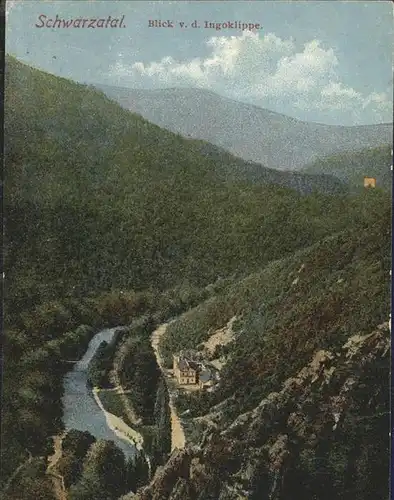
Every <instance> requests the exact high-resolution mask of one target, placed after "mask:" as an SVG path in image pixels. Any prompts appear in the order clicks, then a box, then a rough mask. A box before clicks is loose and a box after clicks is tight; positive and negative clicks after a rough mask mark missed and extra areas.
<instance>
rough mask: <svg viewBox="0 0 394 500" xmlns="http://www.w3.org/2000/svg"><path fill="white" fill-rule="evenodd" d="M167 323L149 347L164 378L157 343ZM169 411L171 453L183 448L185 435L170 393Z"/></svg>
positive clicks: (162, 363) (158, 330) (157, 332)
mask: <svg viewBox="0 0 394 500" xmlns="http://www.w3.org/2000/svg"><path fill="white" fill-rule="evenodd" d="M167 326H168V323H163V324H162V325H160V326H159V327H158V328H157V329H156V330H155V331H154V332H153V333H152V337H151V345H152V348H153V351H154V353H155V356H156V360H157V364H158V365H159V367H160V370H161V372H162V374H163V376H164V377H165V376H166V373H165V369H164V362H163V359H162V358H161V356H160V353H159V342H160V339H161V337H162V335H164V333H165V331H166V329H167ZM170 411H171V451H172V450H174V449H175V448H179V449H182V448H184V447H185V433H184V432H183V428H182V424H181V421H180V419H179V417H178V414H177V412H176V409H175V405H174V398H173V395H172V394H171V392H170Z"/></svg>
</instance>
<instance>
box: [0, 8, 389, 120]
mask: <svg viewBox="0 0 394 500" xmlns="http://www.w3.org/2000/svg"><path fill="white" fill-rule="evenodd" d="M39 15H45V16H47V17H46V19H53V18H55V16H56V15H58V16H59V17H61V18H64V19H77V18H89V19H92V18H98V19H99V18H105V19H107V18H108V16H109V15H110V16H112V18H121V16H123V15H124V16H125V17H124V24H125V27H124V28H123V27H122V28H96V29H88V28H58V29H55V28H38V27H36V26H35V25H36V24H41V23H40V22H39V20H38V16H39ZM154 19H161V20H171V21H174V22H175V26H176V27H175V28H150V27H149V26H148V23H149V20H154ZM194 20H197V21H198V22H199V23H200V25H203V23H204V21H210V22H218V23H220V22H227V21H236V20H239V21H241V22H247V23H249V22H250V23H255V24H256V23H259V24H260V25H261V26H262V28H261V29H260V30H254V31H243V32H242V31H240V30H235V29H221V30H215V29H204V28H200V29H198V28H196V29H193V28H191V27H188V28H184V29H182V28H180V27H179V25H178V24H177V23H179V21H183V22H185V23H186V25H188V26H190V24H191V23H192V22H193V21H194ZM6 50H7V52H8V53H11V54H13V55H15V56H16V57H17V58H18V59H19V60H21V61H23V62H26V63H28V64H31V65H33V66H35V67H38V68H40V69H43V70H45V71H48V72H50V73H53V74H56V75H61V76H64V77H67V78H71V79H73V80H76V81H81V82H96V83H104V84H108V85H119V86H125V87H131V88H165V87H179V86H181V87H199V88H206V89H209V90H213V91H215V92H217V93H218V94H221V95H223V96H227V97H230V98H232V99H237V100H240V101H244V102H248V103H252V104H255V105H258V106H261V107H265V108H268V109H271V110H274V111H277V112H280V113H284V114H287V115H290V116H293V117H295V118H298V119H302V120H310V121H317V122H324V123H330V124H343V125H353V124H369V123H380V122H389V121H392V50H393V7H392V3H391V2H372V1H371V2H339V1H323V2H310V1H309V2H282V1H275V2H269V1H254V2H246V1H233V2H229V1H226V2H224V1H221V2H214V1H206V2H203V1H195V2H172V1H163V2H147V1H143V2H137V1H131V0H130V1H128V0H119V1H114V0H111V1H109V0H108V1H97V0H86V1H82V0H81V1H73V2H71V1H67V0H61V1H53V0H51V1H48V0H41V1H34V0H28V1H23V0H16V1H8V2H7V25H6Z"/></svg>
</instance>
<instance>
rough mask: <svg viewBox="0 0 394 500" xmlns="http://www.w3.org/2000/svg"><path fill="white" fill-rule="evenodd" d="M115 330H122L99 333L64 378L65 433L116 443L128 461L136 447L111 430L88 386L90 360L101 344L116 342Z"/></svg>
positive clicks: (108, 330)
mask: <svg viewBox="0 0 394 500" xmlns="http://www.w3.org/2000/svg"><path fill="white" fill-rule="evenodd" d="M116 330H119V327H117V328H109V329H105V330H101V331H100V332H99V333H97V334H96V335H95V336H94V337H93V338H92V340H91V341H90V343H89V346H88V349H87V351H86V352H85V354H84V356H83V357H82V358H81V359H80V360H79V361H78V362H77V363H75V365H74V367H73V369H72V371H70V372H69V373H68V374H67V375H66V376H65V377H64V396H63V398H62V403H63V412H64V416H63V422H64V426H65V429H66V430H69V429H77V430H79V431H88V432H90V434H92V435H93V436H94V437H95V438H96V439H107V440H110V441H113V442H114V443H115V444H116V446H118V448H120V449H121V450H122V451H123V452H124V454H125V455H126V457H133V456H134V454H135V447H134V446H132V445H131V444H130V443H129V442H128V441H127V440H126V439H125V440H123V439H121V438H120V437H119V436H118V435H116V434H115V432H114V431H113V430H111V429H110V428H109V427H108V425H107V421H106V418H105V415H104V413H103V412H102V410H101V409H100V408H99V407H98V405H97V403H96V401H95V400H94V397H93V394H92V391H91V389H90V388H89V387H88V385H87V369H88V365H89V362H90V360H91V359H92V357H93V356H94V353H95V352H96V350H97V348H98V347H99V345H100V344H101V342H103V341H106V342H108V343H110V342H111V341H113V340H114V334H115V331H116Z"/></svg>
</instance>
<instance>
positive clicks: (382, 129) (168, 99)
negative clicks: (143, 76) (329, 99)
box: [97, 85, 392, 170]
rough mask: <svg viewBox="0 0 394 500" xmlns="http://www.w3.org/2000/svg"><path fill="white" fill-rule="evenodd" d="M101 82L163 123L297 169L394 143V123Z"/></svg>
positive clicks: (258, 159) (260, 159)
mask: <svg viewBox="0 0 394 500" xmlns="http://www.w3.org/2000/svg"><path fill="white" fill-rule="evenodd" d="M97 87H98V88H100V89H101V90H103V91H104V92H105V93H106V95H107V96H108V97H110V98H111V99H114V100H116V101H117V102H119V104H120V105H121V106H123V107H124V108H126V109H130V110H132V111H134V112H136V113H139V114H141V115H142V116H143V117H144V118H146V119H147V120H149V121H151V122H153V123H155V124H157V125H159V126H160V127H164V128H167V129H169V130H172V131H174V132H177V133H179V134H181V135H184V136H189V137H193V138H197V139H204V140H206V141H208V142H210V143H212V144H215V145H217V146H220V147H223V148H224V149H226V150H228V151H230V152H231V153H233V154H235V155H236V156H239V157H241V158H243V159H245V160H250V161H254V162H256V163H261V164H263V165H265V166H267V167H271V168H278V169H281V170H295V169H298V168H300V167H301V166H302V165H304V164H305V163H308V162H311V161H313V160H314V159H315V158H318V157H321V156H326V155H329V154H333V153H336V152H341V151H355V150H358V149H361V148H364V147H375V146H378V145H382V144H388V143H391V142H392V125H391V124H379V125H368V126H357V127H341V126H330V125H323V124H319V123H308V122H302V121H299V120H296V119H294V118H290V117H288V116H285V115H282V114H279V113H275V112H273V111H269V110H267V109H263V108H259V107H257V106H252V105H250V104H245V103H242V102H238V101H235V100H231V99H227V98H225V97H221V96H219V95H217V94H215V93H213V92H211V91H207V90H201V89H181V88H170V89H162V90H135V89H128V88H122V87H112V86H106V85H97Z"/></svg>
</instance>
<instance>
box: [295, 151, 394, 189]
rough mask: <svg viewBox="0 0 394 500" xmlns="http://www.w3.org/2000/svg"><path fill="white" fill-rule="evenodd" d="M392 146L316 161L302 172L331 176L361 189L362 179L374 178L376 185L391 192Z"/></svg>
mask: <svg viewBox="0 0 394 500" xmlns="http://www.w3.org/2000/svg"><path fill="white" fill-rule="evenodd" d="M391 151H392V146H391V145H390V144H387V145H386V146H380V147H377V148H364V149H362V150H361V151H357V152H345V153H341V154H336V155H333V156H327V157H325V158H319V159H318V160H316V161H314V162H312V163H310V164H308V165H306V166H305V167H304V168H303V169H302V171H303V172H308V173H311V174H321V173H324V174H331V175H335V176H336V177H338V179H341V180H342V181H344V182H346V183H347V184H349V185H350V186H353V187H355V188H359V189H362V187H363V178H364V176H366V177H375V178H376V182H377V185H378V186H379V187H380V188H381V189H385V190H386V191H390V190H391V185H392V170H391V166H392V164H393V157H392V152H391Z"/></svg>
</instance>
